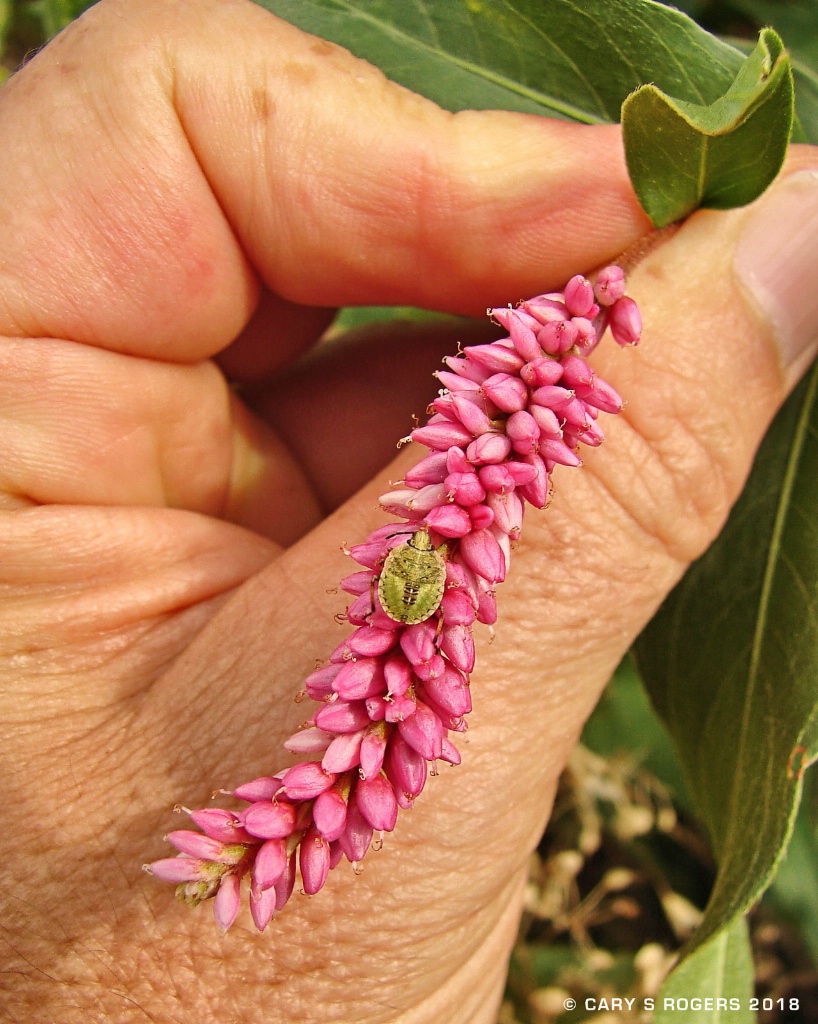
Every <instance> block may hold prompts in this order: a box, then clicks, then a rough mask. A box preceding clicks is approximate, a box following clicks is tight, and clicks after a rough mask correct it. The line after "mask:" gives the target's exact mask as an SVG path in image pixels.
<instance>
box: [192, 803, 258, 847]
mask: <svg viewBox="0 0 818 1024" xmlns="http://www.w3.org/2000/svg"><path fill="white" fill-rule="evenodd" d="M189 813H190V820H191V821H192V822H193V824H194V825H196V826H197V828H200V829H201V830H202V832H204V834H205V835H206V836H210V838H211V839H218V840H219V841H220V842H222V843H243V842H246V841H247V840H248V839H249V838H250V835H249V833H248V832H247V830H246V829H245V828H243V827H242V825H241V824H240V822H239V821H238V819H237V818H236V816H235V814H232V813H231V812H230V811H226V810H224V808H222V807H205V808H203V809H202V810H197V811H190V812H189Z"/></svg>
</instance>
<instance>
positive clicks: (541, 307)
mask: <svg viewBox="0 0 818 1024" xmlns="http://www.w3.org/2000/svg"><path fill="white" fill-rule="evenodd" d="M522 309H523V310H525V312H526V313H528V315H529V316H530V317H532V318H533V319H534V320H536V321H537V323H538V324H548V323H557V322H559V321H560V320H567V319H568V316H569V313H568V307H567V306H566V305H565V303H564V302H563V301H562V296H558V295H557V294H556V293H554V294H552V295H537V296H535V297H534V298H533V299H528V300H527V301H526V302H524V303H523V304H522ZM535 330H536V327H535ZM539 354H540V355H542V353H539ZM531 358H532V359H533V358H536V357H535V356H532V357H531Z"/></svg>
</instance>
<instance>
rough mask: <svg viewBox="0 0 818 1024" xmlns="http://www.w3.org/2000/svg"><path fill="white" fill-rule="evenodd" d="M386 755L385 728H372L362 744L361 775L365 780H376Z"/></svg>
mask: <svg viewBox="0 0 818 1024" xmlns="http://www.w3.org/2000/svg"><path fill="white" fill-rule="evenodd" d="M385 753H386V734H385V733H384V726H382V725H380V726H378V725H376V726H372V728H370V729H369V730H368V732H367V734H366V736H364V741H363V743H362V744H361V774H362V775H363V777H364V778H365V779H374V778H375V776H376V775H377V774H378V772H379V771H380V770H381V768H382V767H383V758H384V754H385Z"/></svg>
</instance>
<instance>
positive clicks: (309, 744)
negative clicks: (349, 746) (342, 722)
mask: <svg viewBox="0 0 818 1024" xmlns="http://www.w3.org/2000/svg"><path fill="white" fill-rule="evenodd" d="M331 742H332V735H331V734H330V733H328V732H324V730H323V729H316V728H315V726H311V727H310V728H308V729H301V730H299V731H298V732H294V733H293V734H292V736H290V738H289V739H288V740H286V741H285V743H284V749H285V750H289V751H290V753H291V754H323V753H324V751H325V750H326V749H327V747H328V746H329V745H330V743H331Z"/></svg>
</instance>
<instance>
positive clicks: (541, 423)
mask: <svg viewBox="0 0 818 1024" xmlns="http://www.w3.org/2000/svg"><path fill="white" fill-rule="evenodd" d="M529 411H530V413H531V415H532V416H533V417H534V420H535V422H536V424H537V426H538V427H539V431H540V437H541V438H542V437H551V438H554V439H555V440H557V441H559V440H560V439H561V438H562V427H561V426H560V421H559V418H558V417H557V414H556V413H555V412H554V410H553V409H546V407H545V406H543V405H534V404H533V403H532V405H531V406H529Z"/></svg>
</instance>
